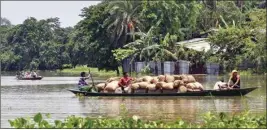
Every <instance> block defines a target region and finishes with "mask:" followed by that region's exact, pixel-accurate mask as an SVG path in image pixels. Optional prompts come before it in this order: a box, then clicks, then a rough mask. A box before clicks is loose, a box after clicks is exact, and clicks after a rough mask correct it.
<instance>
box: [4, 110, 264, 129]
mask: <svg viewBox="0 0 267 130" xmlns="http://www.w3.org/2000/svg"><path fill="white" fill-rule="evenodd" d="M46 117H47V118H49V117H50V115H49V114H47V115H46ZM203 120H204V121H203V122H202V123H188V122H186V121H183V120H181V119H179V120H176V121H174V122H163V121H144V120H141V119H140V118H139V117H138V116H133V117H126V116H122V118H119V119H106V118H105V119H102V118H96V119H94V118H89V117H86V118H82V117H76V116H74V115H72V116H69V117H67V118H66V119H65V120H64V121H60V120H55V121H54V123H53V124H49V123H48V121H46V120H45V119H43V116H42V114H40V113H38V114H36V115H35V116H34V117H33V119H30V118H28V119H24V118H17V119H15V120H9V123H10V125H11V127H13V128H76V129H77V128H266V114H265V115H262V116H252V115H250V114H249V113H248V112H244V113H241V114H239V115H234V116H229V115H227V114H225V113H219V114H215V113H211V112H208V113H206V114H205V115H204V116H203Z"/></svg>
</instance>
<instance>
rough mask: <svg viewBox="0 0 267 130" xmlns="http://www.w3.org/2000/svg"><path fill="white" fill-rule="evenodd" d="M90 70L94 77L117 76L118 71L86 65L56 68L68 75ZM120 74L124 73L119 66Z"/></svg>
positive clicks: (58, 71)
mask: <svg viewBox="0 0 267 130" xmlns="http://www.w3.org/2000/svg"><path fill="white" fill-rule="evenodd" d="M89 70H90V72H91V74H92V75H93V76H94V77H103V78H104V77H105V78H106V77H115V76H117V72H116V71H105V70H98V68H93V67H87V66H86V65H85V66H77V67H75V68H68V69H63V70H56V72H57V73H64V74H68V75H76V76H78V75H80V73H81V72H86V73H88V72H89ZM119 71H120V74H121V73H122V68H121V67H119Z"/></svg>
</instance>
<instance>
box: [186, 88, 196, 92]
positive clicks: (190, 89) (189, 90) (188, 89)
mask: <svg viewBox="0 0 267 130" xmlns="http://www.w3.org/2000/svg"><path fill="white" fill-rule="evenodd" d="M186 89H187V92H193V91H194V89H192V88H186Z"/></svg>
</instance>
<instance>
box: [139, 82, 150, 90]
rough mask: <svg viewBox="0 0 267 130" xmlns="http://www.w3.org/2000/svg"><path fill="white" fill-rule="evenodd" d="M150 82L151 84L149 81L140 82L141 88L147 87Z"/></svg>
mask: <svg viewBox="0 0 267 130" xmlns="http://www.w3.org/2000/svg"><path fill="white" fill-rule="evenodd" d="M148 84H149V83H148V82H140V83H139V88H141V89H146V88H147V85H148Z"/></svg>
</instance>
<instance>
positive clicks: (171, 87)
mask: <svg viewBox="0 0 267 130" xmlns="http://www.w3.org/2000/svg"><path fill="white" fill-rule="evenodd" d="M162 89H168V90H171V89H173V83H163V84H162Z"/></svg>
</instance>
